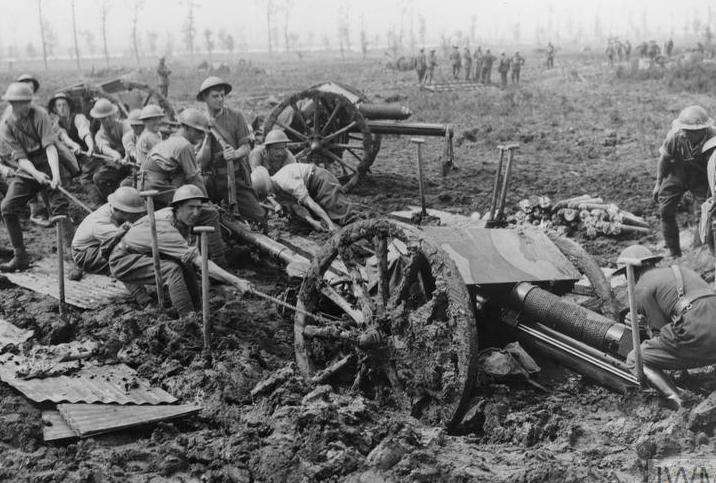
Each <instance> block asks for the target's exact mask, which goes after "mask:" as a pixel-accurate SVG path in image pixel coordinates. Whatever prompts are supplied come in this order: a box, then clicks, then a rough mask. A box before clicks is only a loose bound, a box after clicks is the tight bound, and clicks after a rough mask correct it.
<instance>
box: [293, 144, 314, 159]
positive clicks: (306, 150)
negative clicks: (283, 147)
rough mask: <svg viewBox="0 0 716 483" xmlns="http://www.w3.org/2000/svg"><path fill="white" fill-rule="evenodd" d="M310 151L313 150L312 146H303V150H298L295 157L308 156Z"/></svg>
mask: <svg viewBox="0 0 716 483" xmlns="http://www.w3.org/2000/svg"><path fill="white" fill-rule="evenodd" d="M310 152H311V148H310V147H305V148H303V149H302V150H300V151H299V152H297V153H296V154H295V156H294V158H296V159H298V158H305V157H306V156H308V154H309V153H310Z"/></svg>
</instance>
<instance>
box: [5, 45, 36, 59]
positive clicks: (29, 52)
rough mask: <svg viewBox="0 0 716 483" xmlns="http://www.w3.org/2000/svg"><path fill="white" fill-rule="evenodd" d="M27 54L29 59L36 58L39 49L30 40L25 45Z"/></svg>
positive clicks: (9, 51) (9, 50)
mask: <svg viewBox="0 0 716 483" xmlns="http://www.w3.org/2000/svg"><path fill="white" fill-rule="evenodd" d="M11 53H12V52H11V49H8V54H11ZM25 54H26V55H27V57H28V58H29V59H34V58H35V57H37V49H35V44H33V43H32V42H28V43H27V45H26V46H25ZM9 56H10V57H14V56H13V55H9Z"/></svg>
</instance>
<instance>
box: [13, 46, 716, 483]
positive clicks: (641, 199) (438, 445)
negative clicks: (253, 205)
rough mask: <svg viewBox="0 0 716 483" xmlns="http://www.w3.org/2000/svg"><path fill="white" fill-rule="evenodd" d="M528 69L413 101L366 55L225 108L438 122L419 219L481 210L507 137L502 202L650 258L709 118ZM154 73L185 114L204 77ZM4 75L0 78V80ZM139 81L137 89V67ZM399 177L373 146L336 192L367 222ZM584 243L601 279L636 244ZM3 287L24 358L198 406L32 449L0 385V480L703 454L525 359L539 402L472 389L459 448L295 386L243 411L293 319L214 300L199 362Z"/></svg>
mask: <svg viewBox="0 0 716 483" xmlns="http://www.w3.org/2000/svg"><path fill="white" fill-rule="evenodd" d="M540 63H541V59H539V58H536V57H534V56H533V57H529V56H528V57H527V67H526V69H525V71H524V73H523V78H524V82H523V85H522V86H521V87H520V88H509V89H507V90H500V89H497V88H494V87H487V88H484V89H481V90H478V91H469V92H453V93H441V94H432V93H426V92H421V91H420V90H419V89H418V88H417V86H416V85H415V83H414V74H413V73H396V72H392V71H386V70H384V69H383V68H382V67H381V65H380V61H379V60H378V59H374V60H371V59H368V60H366V61H357V60H352V61H340V60H334V61H325V60H323V59H317V58H314V59H304V60H303V61H300V62H299V61H296V60H293V59H291V60H287V61H286V62H284V63H276V62H274V63H265V64H262V63H259V64H257V65H258V66H259V67H261V68H263V69H265V72H264V73H256V72H253V73H248V72H241V73H238V74H232V75H231V76H229V80H230V81H231V82H233V84H234V92H233V93H232V96H231V103H233V104H234V105H236V106H239V107H241V108H242V109H244V110H245V111H247V112H248V113H250V114H256V113H259V112H265V111H266V108H265V107H264V106H263V104H262V101H261V100H260V99H253V98H252V97H253V96H261V95H267V94H276V95H279V97H280V96H281V95H283V94H287V93H291V92H294V91H297V90H300V89H301V88H303V87H307V86H309V85H312V84H314V83H317V82H320V81H323V80H327V79H333V80H337V81H343V82H346V83H349V84H352V85H356V86H359V87H361V88H362V89H364V90H365V91H366V92H367V93H368V95H369V96H371V97H372V98H373V99H375V100H378V101H379V100H386V99H387V100H397V101H398V102H401V103H404V104H405V105H408V106H409V107H410V108H411V109H412V110H413V111H414V112H415V115H414V116H413V120H415V121H430V122H449V123H451V124H453V126H454V128H455V133H456V136H455V140H456V146H455V155H456V164H457V166H458V167H459V169H458V170H457V171H455V172H453V173H451V174H450V175H449V176H448V177H447V178H442V177H441V176H440V174H439V172H440V163H439V161H438V159H439V156H440V153H441V150H442V143H441V142H439V141H437V140H431V141H429V142H428V144H427V149H426V151H427V156H426V159H428V161H429V167H428V176H429V180H428V202H429V204H430V205H431V206H432V207H436V208H441V209H447V210H451V211H456V212H460V213H464V214H470V213H472V212H474V211H479V212H481V213H482V212H484V210H485V207H486V205H487V202H488V197H489V192H490V189H491V185H492V175H493V173H494V169H495V162H496V159H497V154H496V150H495V147H496V146H497V144H499V143H502V142H506V141H516V142H519V143H520V151H519V154H518V157H517V166H516V168H515V171H514V178H513V183H512V189H511V190H510V192H509V194H508V198H507V201H508V206H514V205H515V204H516V203H517V202H518V201H519V200H520V199H522V198H524V197H526V196H529V195H533V194H544V195H548V196H550V197H552V198H553V199H561V198H566V197H569V196H575V195H580V194H584V193H589V194H593V195H599V196H601V197H603V198H604V199H605V200H608V201H611V202H615V203H617V204H619V205H620V206H621V207H622V208H624V209H627V210H630V211H632V212H634V213H636V214H639V215H642V216H645V217H646V218H647V219H648V220H649V221H650V222H651V224H652V227H653V228H654V234H653V235H650V236H648V237H644V238H643V239H642V240H641V241H642V242H646V243H650V244H657V243H658V240H659V238H660V237H659V236H658V234H657V233H658V226H659V225H658V219H657V212H656V208H655V206H654V205H653V204H652V203H651V201H650V199H649V193H650V190H651V187H652V185H653V168H654V164H655V156H656V153H657V150H658V147H659V144H660V142H661V140H662V138H663V136H664V135H665V133H666V131H667V130H668V128H669V126H670V122H671V120H672V119H673V118H674V117H675V116H676V114H677V113H678V111H679V110H680V109H681V108H682V107H684V106H685V105H688V104H692V103H699V104H702V105H703V106H704V107H706V108H707V109H709V110H710V111H711V112H716V101H715V100H714V98H713V97H710V96H708V95H707V94H705V93H699V92H688V91H683V90H679V89H677V88H675V87H674V85H673V84H672V85H669V82H667V80H665V79H645V80H638V79H630V78H627V79H623V78H622V79H618V78H617V76H616V75H615V72H614V71H611V70H609V69H608V68H607V67H606V66H603V65H602V64H601V63H600V61H599V60H598V59H593V58H587V57H580V56H576V55H575V56H568V57H566V58H558V63H557V68H555V69H554V70H551V71H543V70H542V68H541V66H539V65H538V64H540ZM171 68H172V70H173V71H174V72H175V74H174V75H173V78H172V80H173V84H172V87H171V95H172V98H173V100H174V102H175V103H176V104H177V105H178V106H185V105H189V104H192V103H193V101H192V99H193V97H194V89H195V86H197V85H198V84H199V83H200V81H201V77H202V75H201V74H199V73H197V72H196V71H195V70H194V69H191V68H189V67H188V66H181V65H179V62H177V63H175V65H172V66H171ZM573 72H577V73H578V74H579V75H577V76H575V75H574V74H573ZM12 75H15V74H14V73H12ZM12 75H11V74H8V73H5V74H3V81H5V80H7V79H8V78H10V77H11V76H12ZM41 77H42V81H43V88H42V90H41V91H40V94H41V97H42V98H43V99H44V98H46V97H48V96H49V95H50V94H51V93H52V92H53V91H54V89H55V88H58V87H61V86H63V85H69V84H73V83H75V82H76V80H77V79H76V77H75V76H74V74H72V73H68V72H58V73H56V74H53V73H50V74H48V75H43V76H41ZM48 77H49V78H48ZM137 78H138V79H140V80H145V81H148V82H154V79H153V77H152V74H151V71H147V72H144V73H138V74H137ZM414 172H415V169H414V151H413V148H412V146H411V145H410V144H409V141H408V139H407V138H398V137H392V136H387V137H385V138H384V140H383V147H382V150H381V152H380V154H379V155H378V158H377V161H376V163H375V165H374V166H373V169H372V172H371V175H370V176H369V178H368V179H367V180H366V181H365V182H364V183H363V184H362V185H361V186H359V188H358V189H357V190H356V191H355V193H354V194H353V195H352V196H354V198H355V199H356V200H357V201H360V202H363V203H366V204H369V205H370V206H372V207H373V208H374V209H376V210H378V211H380V212H388V211H390V210H393V209H396V208H402V207H404V206H405V205H406V204H416V203H417V202H418V195H417V180H416V177H415V175H414ZM28 230H29V233H30V235H29V236H28V241H29V247H30V250H31V251H32V252H33V254H34V255H35V256H42V255H44V254H46V253H48V252H50V251H51V249H52V248H51V247H52V244H53V233H52V231H51V230H42V229H38V228H35V227H30V226H28ZM0 236H2V240H5V239H6V238H5V235H4V234H2V235H0ZM584 241H585V246H586V247H587V248H588V250H589V251H590V252H592V253H593V254H594V255H595V256H596V257H597V258H598V259H599V261H600V262H602V265H607V264H608V263H610V262H611V261H613V258H614V256H615V254H616V253H618V251H619V250H620V249H621V248H622V247H624V246H626V245H627V244H629V243H633V242H634V241H635V240H633V239H628V238H620V239H614V238H598V239H596V240H584ZM244 258H245V259H244V260H243V262H242V263H241V264H240V265H239V266H238V267H237V268H236V272H237V273H238V274H239V275H240V276H243V277H246V278H248V279H249V280H251V281H252V282H253V283H254V284H256V285H257V286H258V287H259V288H260V289H262V290H265V291H267V292H269V293H272V294H275V295H278V294H280V293H281V292H282V291H283V289H284V288H286V286H287V285H289V284H290V282H289V281H288V280H287V279H286V278H285V276H284V275H283V273H282V271H281V270H280V269H279V268H278V267H272V266H267V265H266V264H265V263H260V262H259V261H258V260H256V259H250V257H244ZM699 268H701V269H702V271H703V272H708V269H707V267H699ZM0 287H1V289H2V292H1V293H2V296H1V297H0V316H2V317H3V318H5V319H6V320H8V321H10V322H12V323H15V324H16V325H18V326H19V327H23V328H27V329H33V330H35V334H36V336H35V339H36V342H37V343H43V344H52V343H59V342H64V341H68V340H71V339H77V338H79V339H81V338H91V339H94V340H96V341H98V342H100V347H101V351H100V353H99V354H98V355H97V358H98V359H99V360H100V361H106V362H111V361H116V360H121V361H124V362H126V363H127V364H129V365H130V366H132V367H134V368H136V369H137V370H138V372H139V373H140V375H143V376H144V377H146V378H147V379H149V380H150V381H151V382H152V383H154V384H156V385H158V386H161V387H162V388H164V389H166V390H167V391H169V392H170V393H172V394H173V395H174V396H176V397H177V398H179V399H180V400H181V401H182V402H184V403H197V404H200V405H202V406H203V407H204V410H203V411H202V413H201V414H200V416H199V417H196V418H194V419H190V420H183V421H180V422H174V423H167V424H160V425H157V426H155V427H152V428H147V429H143V430H136V431H128V432H124V433H119V434H112V435H107V436H101V437H96V438H90V439H87V440H82V441H79V442H74V443H71V444H63V445H45V444H43V442H42V426H41V424H42V423H41V420H40V411H41V408H40V407H38V406H35V405H33V404H30V403H29V402H28V401H27V400H26V399H25V398H24V397H23V396H22V395H20V394H19V393H17V392H15V391H13V390H12V389H11V388H9V387H8V386H5V385H0V479H31V480H40V481H42V480H46V481H53V480H63V479H66V480H82V481H95V480H97V481H99V480H127V479H131V480H150V479H156V480H161V479H162V478H166V479H184V480H191V479H204V480H209V481H252V480H258V481H266V480H274V481H280V480H290V481H296V480H304V481H309V480H321V479H330V480H347V481H366V482H367V481H382V480H386V481H398V480H400V481H403V480H414V481H436V480H453V481H475V480H482V481H574V480H588V481H594V480H596V481H600V480H604V481H606V480H609V481H634V480H638V479H641V477H642V476H643V475H644V474H645V471H644V468H645V464H646V461H647V460H649V459H652V458H657V459H668V458H670V457H674V456H677V455H680V456H683V457H689V458H705V457H709V456H711V455H713V454H714V453H715V452H716V437H714V432H713V426H709V425H703V424H701V423H700V422H699V421H692V420H690V419H689V409H690V407H689V408H687V409H686V410H682V411H680V412H673V411H671V410H669V409H667V408H665V407H664V406H663V404H662V402H661V400H660V398H659V397H658V395H657V394H656V393H654V392H652V391H645V392H643V393H639V394H629V395H621V394H616V393H613V392H611V391H609V390H607V389H605V388H603V387H600V386H598V385H595V384H593V383H591V382H590V381H589V380H587V379H586V378H583V377H581V376H579V375H578V374H575V373H572V372H570V371H568V370H564V369H562V368H560V367H557V366H555V365H553V364H552V363H550V362H549V361H547V360H542V359H538V362H539V363H540V365H541V366H542V368H543V371H542V373H541V374H540V375H538V376H537V378H536V380H537V381H539V382H540V383H541V384H542V385H544V386H545V387H546V388H547V389H548V392H546V393H545V392H542V391H540V390H538V389H535V388H534V387H533V386H530V385H527V384H525V383H524V382H520V381H503V382H501V383H495V384H491V385H489V386H485V387H484V388H482V389H481V390H480V391H478V393H476V394H475V395H474V401H473V402H474V404H473V408H474V411H473V414H474V418H473V419H472V421H471V424H470V425H469V426H468V427H467V428H465V430H464V432H465V433H466V434H463V435H459V436H455V435H449V434H447V433H446V432H445V430H444V429H442V428H439V427H429V426H425V425H423V424H421V423H420V422H419V421H416V420H414V419H412V418H410V417H409V416H406V415H404V414H402V413H401V412H399V411H397V410H396V409H395V408H393V407H391V406H390V405H388V406H386V405H382V406H378V405H377V404H376V403H375V402H374V401H372V400H370V399H367V398H364V397H361V396H359V395H353V394H348V393H345V392H344V391H341V390H337V389H334V388H332V387H331V386H319V387H314V386H308V385H307V384H305V383H304V382H303V381H302V379H301V378H299V377H298V376H297V375H296V374H295V373H293V372H291V374H292V375H290V376H289V377H288V378H287V379H286V381H285V382H284V383H283V384H281V385H280V386H279V387H277V388H276V389H275V390H273V391H269V392H267V393H266V394H265V395H262V396H261V397H258V398H256V399H252V397H251V393H250V391H251V389H252V388H253V387H254V385H255V384H256V383H258V382H260V381H262V380H263V379H264V378H266V377H268V376H270V375H271V374H272V373H273V371H276V370H279V369H286V370H288V371H292V370H293V367H292V365H291V361H292V359H293V350H292V322H291V321H290V320H287V319H284V318H282V317H281V316H280V315H278V314H277V312H276V310H275V309H274V308H273V307H272V306H271V305H270V304H268V303H266V302H263V301H259V300H257V299H253V298H242V297H239V296H238V295H236V294H233V293H231V291H224V293H223V296H225V298H224V297H222V296H220V295H222V294H220V293H219V292H215V293H214V297H213V298H212V314H213V318H214V321H215V322H214V324H215V340H216V344H217V350H216V351H215V355H214V359H213V361H212V364H207V363H206V361H205V359H204V358H203V357H202V356H201V351H200V349H201V330H200V327H201V325H200V322H198V321H197V320H194V319H186V320H179V321H177V320H172V319H169V318H166V317H163V316H158V315H157V314H156V313H155V312H153V311H150V310H147V311H144V312H141V311H138V310H137V309H136V307H134V306H132V305H130V304H127V305H117V306H113V307H106V308H104V309H102V310H97V311H85V312H82V311H78V310H73V311H72V312H71V314H70V317H69V323H67V324H59V323H58V322H57V320H58V318H57V313H56V310H57V309H56V303H55V301H54V300H53V299H50V298H47V297H44V296H41V295H38V294H35V293H33V292H30V291H27V290H25V289H20V288H16V287H14V286H12V285H9V284H7V283H3V284H2V285H0ZM676 378H677V382H678V383H679V385H681V386H682V387H684V388H686V389H688V390H689V391H690V392H691V393H692V396H691V397H690V400H689V401H690V402H689V404H690V406H693V405H694V404H696V403H697V402H698V401H700V400H701V399H703V398H704V397H705V396H707V395H708V394H710V393H711V392H712V391H713V390H715V389H716V371H715V370H714V368H707V369H703V370H699V371H691V373H690V374H676Z"/></svg>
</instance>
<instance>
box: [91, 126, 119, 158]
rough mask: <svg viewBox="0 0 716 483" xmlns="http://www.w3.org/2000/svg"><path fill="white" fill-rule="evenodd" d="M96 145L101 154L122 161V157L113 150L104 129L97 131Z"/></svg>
mask: <svg viewBox="0 0 716 483" xmlns="http://www.w3.org/2000/svg"><path fill="white" fill-rule="evenodd" d="M94 144H95V146H96V148H97V151H99V152H100V153H102V154H106V155H107V156H111V157H113V158H114V159H122V155H121V154H119V153H118V152H117V151H115V150H114V149H112V147H111V144H110V141H109V138H108V137H107V135H106V134H105V132H104V129H100V130H99V131H97V134H95V136H94Z"/></svg>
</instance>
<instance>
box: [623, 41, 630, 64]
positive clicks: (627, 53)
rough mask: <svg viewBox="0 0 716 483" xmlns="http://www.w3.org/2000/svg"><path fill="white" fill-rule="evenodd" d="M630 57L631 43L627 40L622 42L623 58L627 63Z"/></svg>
mask: <svg viewBox="0 0 716 483" xmlns="http://www.w3.org/2000/svg"><path fill="white" fill-rule="evenodd" d="M630 57H631V42H629V41H628V40H627V41H626V42H624V58H625V59H626V61H627V62H629V58H630Z"/></svg>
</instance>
